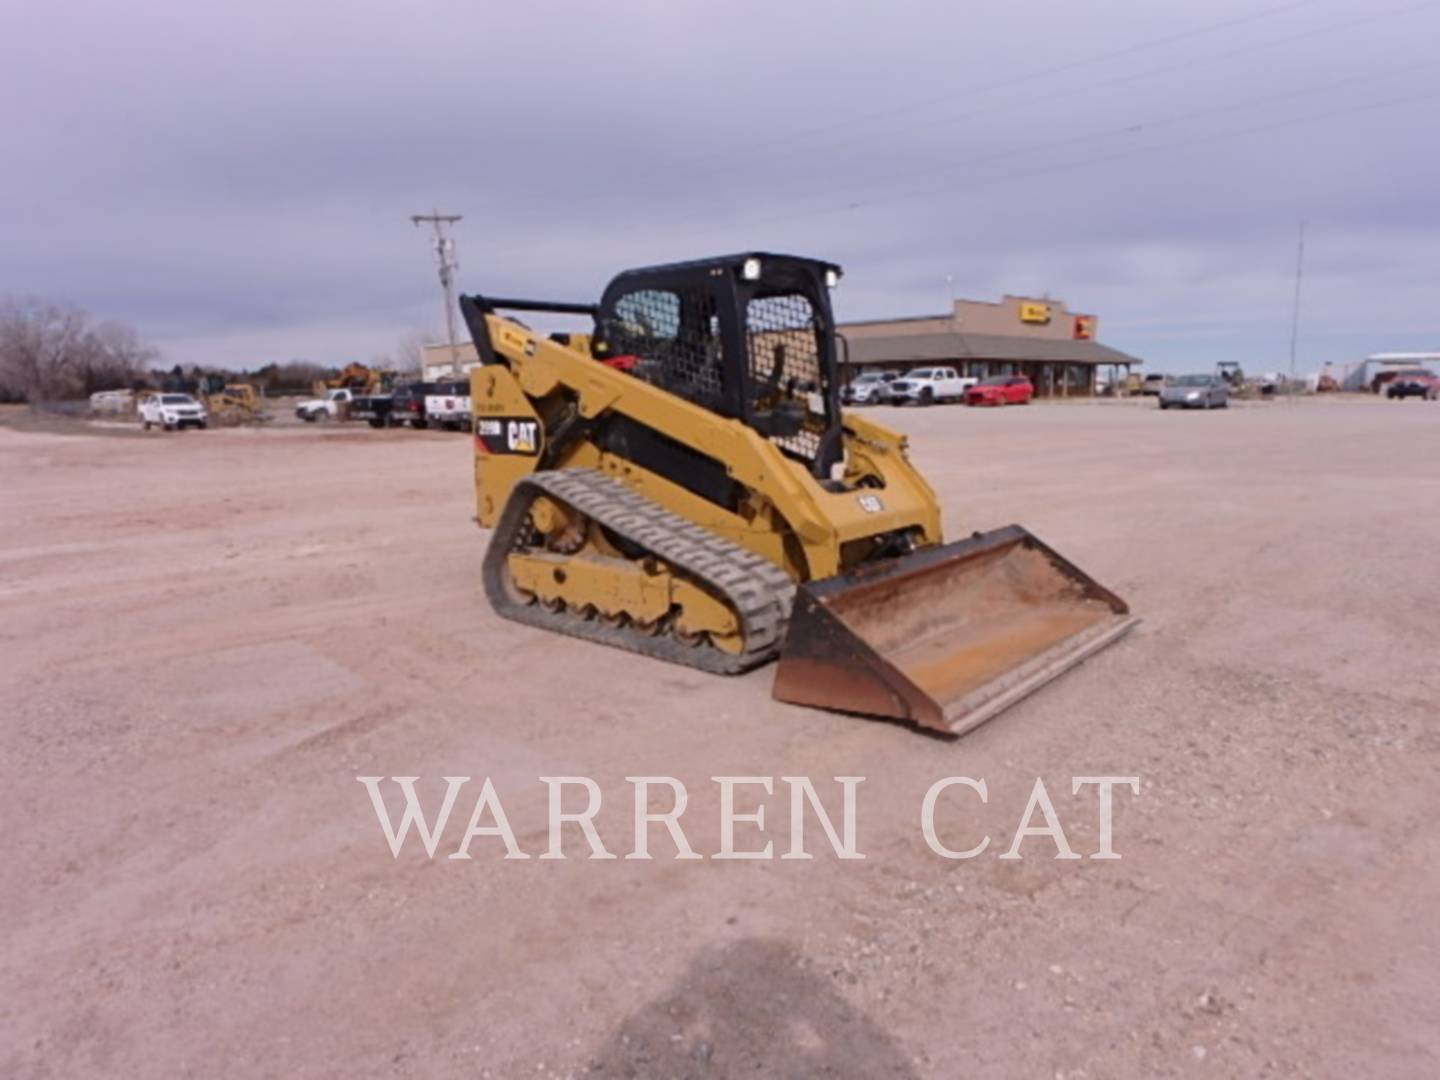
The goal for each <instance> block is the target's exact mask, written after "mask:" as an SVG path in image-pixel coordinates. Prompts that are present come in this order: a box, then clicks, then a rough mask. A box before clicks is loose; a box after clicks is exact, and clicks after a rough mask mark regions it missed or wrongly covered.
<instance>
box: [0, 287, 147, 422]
mask: <svg viewBox="0 0 1440 1080" xmlns="http://www.w3.org/2000/svg"><path fill="white" fill-rule="evenodd" d="M159 356H160V354H159V352H158V351H157V350H156V349H154V348H152V347H151V346H149V345H147V344H145V343H144V342H143V341H141V340H140V336H139V335H138V334H137V333H136V332H135V330H134V328H132V327H129V326H126V325H124V324H123V323H116V322H97V321H95V320H94V319H93V318H91V317H90V316H89V315H88V314H86V313H85V312H84V311H81V310H80V309H79V308H77V307H73V306H71V305H69V304H58V303H53V302H50V301H42V300H0V401H31V402H35V401H58V400H62V399H66V398H78V397H85V396H87V395H89V394H92V393H94V392H95V391H97V390H114V389H117V388H120V387H129V386H135V385H142V384H144V382H145V380H146V377H147V375H148V373H149V370H150V368H151V366H152V365H153V364H154V362H155V361H156V360H157V359H158V358H159Z"/></svg>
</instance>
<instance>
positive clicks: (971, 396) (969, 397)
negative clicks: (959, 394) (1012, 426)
mask: <svg viewBox="0 0 1440 1080" xmlns="http://www.w3.org/2000/svg"><path fill="white" fill-rule="evenodd" d="M1034 396H1035V387H1034V386H1032V385H1031V384H1030V380H1029V379H1027V378H1026V377H1025V376H1024V375H995V376H992V377H991V378H988V379H983V380H981V381H980V382H978V383H976V384H975V385H974V386H972V387H970V389H969V390H966V391H965V404H966V405H1029V404H1030V399H1031V398H1032V397H1034Z"/></svg>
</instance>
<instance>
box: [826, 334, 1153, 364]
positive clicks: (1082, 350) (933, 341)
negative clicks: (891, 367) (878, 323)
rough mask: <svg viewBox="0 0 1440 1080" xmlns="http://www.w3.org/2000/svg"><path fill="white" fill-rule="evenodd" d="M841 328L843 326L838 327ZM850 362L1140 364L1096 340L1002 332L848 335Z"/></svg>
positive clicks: (1135, 358)
mask: <svg viewBox="0 0 1440 1080" xmlns="http://www.w3.org/2000/svg"><path fill="white" fill-rule="evenodd" d="M840 332H841V333H842V334H843V333H844V327H841V328H840ZM848 345H849V352H850V356H849V360H850V363H851V364H881V363H896V362H907V363H943V362H946V361H953V362H958V361H964V360H997V361H1028V362H1047V361H1048V362H1051V363H1062V364H1096V365H1099V364H1130V365H1137V364H1143V363H1144V361H1143V360H1141V359H1139V358H1138V357H1134V356H1131V355H1130V354H1129V353H1123V352H1121V351H1120V350H1119V349H1112V348H1110V346H1108V345H1101V344H1100V343H1099V342H1098V341H1069V340H1058V341H1057V340H1049V339H1045V338H1029V337H1019V336H1011V335H1008V334H965V333H960V332H958V331H957V332H955V333H948V334H894V335H890V336H886V337H863V338H859V339H857V340H854V341H850V342H849V343H848Z"/></svg>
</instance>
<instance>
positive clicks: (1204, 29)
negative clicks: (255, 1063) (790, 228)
mask: <svg viewBox="0 0 1440 1080" xmlns="http://www.w3.org/2000/svg"><path fill="white" fill-rule="evenodd" d="M1315 2H1316V0H1291V2H1290V3H1285V4H1279V5H1276V6H1275V7H1270V8H1264V9H1262V10H1260V11H1255V12H1251V13H1250V14H1248V15H1239V16H1236V17H1234V18H1231V19H1222V20H1220V21H1219V22H1214V23H1207V24H1205V25H1203V26H1198V27H1195V28H1193V29H1190V30H1182V31H1179V32H1178V33H1174V34H1166V35H1163V36H1161V37H1156V38H1148V39H1146V40H1144V41H1137V42H1135V43H1133V44H1130V45H1125V46H1123V47H1121V48H1119V49H1112V50H1110V51H1108V52H1102V53H1096V54H1093V55H1091V56H1087V57H1081V58H1080V59H1078V60H1070V61H1067V62H1066V63H1063V64H1055V65H1052V66H1050V67H1046V68H1038V69H1036V70H1034V71H1030V72H1025V73H1022V74H1019V75H1014V76H1011V77H1010V78H1007V79H1002V80H1000V81H998V82H993V83H988V84H984V83H982V84H980V85H979V86H972V87H966V88H964V89H961V90H955V91H951V92H948V93H945V94H940V95H936V96H933V97H929V98H920V99H915V100H912V101H909V102H906V103H903V104H900V105H893V106H887V107H886V108H884V109H876V110H873V111H871V112H868V113H861V114H860V115H859V116H852V117H847V118H846V119H845V120H841V121H837V122H835V123H831V124H824V125H820V126H818V127H813V128H805V129H801V130H798V131H791V132H789V133H787V134H784V135H776V136H773V137H771V138H768V139H764V140H762V141H760V142H758V143H751V144H749V145H747V146H746V147H744V148H743V153H744V154H750V153H753V152H754V151H756V150H763V149H765V148H766V147H769V146H777V145H791V144H793V143H794V142H795V141H796V140H800V139H808V138H810V137H812V136H814V135H823V134H827V133H829V132H831V131H836V130H839V129H841V128H847V127H853V126H855V125H857V124H864V123H869V122H870V121H872V120H878V119H883V118H885V117H887V116H894V115H896V114H898V113H904V112H910V111H913V110H915V109H923V108H928V107H929V106H931V105H937V104H940V103H942V102H946V101H953V100H955V99H957V98H961V97H968V96H971V95H973V94H988V93H991V92H993V91H995V90H1004V89H1006V88H1008V87H1011V86H1017V85H1019V84H1021V83H1025V82H1030V81H1033V80H1035V79H1042V78H1046V77H1048V76H1051V75H1060V74H1064V73H1065V72H1067V71H1074V70H1076V69H1078V68H1083V67H1089V66H1090V65H1092V64H1101V63H1104V62H1106V61H1108V60H1114V59H1117V58H1119V57H1122V56H1128V55H1130V54H1132V53H1136V52H1140V51H1142V50H1149V49H1154V48H1159V47H1162V46H1165V45H1171V44H1174V43H1175V42H1178V41H1186V40H1189V39H1191V38H1196V37H1203V36H1205V35H1206V34H1213V33H1217V32H1219V31H1221V30H1229V29H1231V28H1233V27H1236V26H1243V25H1246V24H1248V23H1253V22H1258V21H1260V20H1262V19H1268V18H1271V17H1273V16H1276V15H1282V14H1284V13H1285V12H1288V11H1294V10H1296V9H1297V8H1302V7H1309V6H1311V5H1312V4H1313V3H1315ZM1419 6H1422V7H1423V6H1426V5H1424V4H1422V5H1419ZM740 153H742V151H737V150H712V151H707V152H706V153H704V154H701V155H698V156H696V157H692V158H688V159H685V160H682V161H681V162H679V163H678V164H679V166H680V167H681V168H682V169H683V168H688V167H690V166H698V165H704V164H706V163H707V162H711V161H716V160H720V159H732V158H734V157H735V156H737V155H738V154H740ZM561 190H563V188H562V187H561V186H559V185H556V186H552V187H548V188H543V189H541V190H540V191H539V192H537V193H535V195H536V197H537V198H546V197H548V196H551V195H553V194H555V193H556V192H558V191H561Z"/></svg>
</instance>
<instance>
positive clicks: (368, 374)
mask: <svg viewBox="0 0 1440 1080" xmlns="http://www.w3.org/2000/svg"><path fill="white" fill-rule="evenodd" d="M398 374H399V373H398V372H395V371H388V370H386V369H383V368H372V367H370V366H369V365H367V364H346V365H345V366H344V367H343V368H341V369H340V371H339V373H338V374H337V375H335V377H334V378H331V379H319V380H316V382H315V385H314V387H313V388H312V389H313V390H314V391H315V396H316V397H317V398H323V397H324V396H325V391H327V390H349V391H351V392H352V393H354V394H377V393H381V392H383V391H386V390H389V389H391V388H392V386H393V384H394V382H395V379H396V376H397V375H398Z"/></svg>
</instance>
